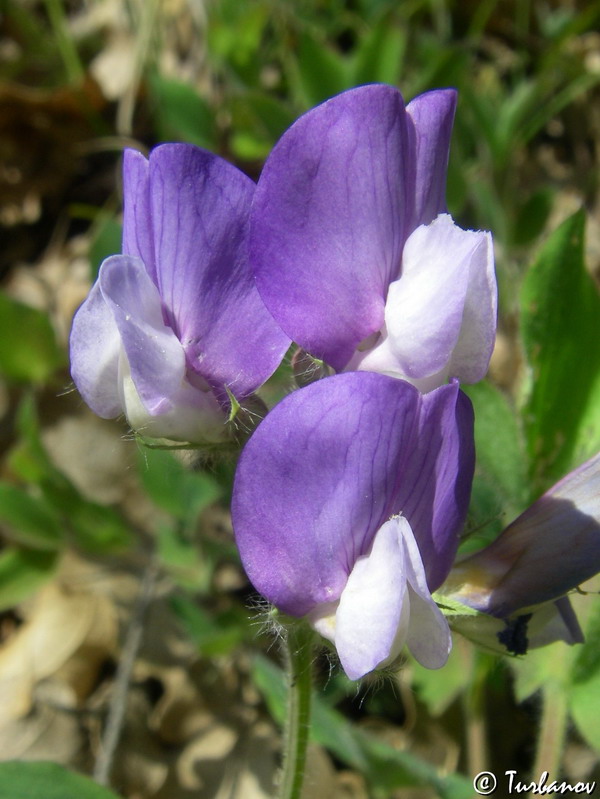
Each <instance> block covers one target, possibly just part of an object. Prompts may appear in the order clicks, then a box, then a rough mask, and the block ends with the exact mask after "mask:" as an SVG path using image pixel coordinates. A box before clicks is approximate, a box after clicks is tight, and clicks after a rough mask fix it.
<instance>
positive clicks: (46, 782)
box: [0, 761, 118, 799]
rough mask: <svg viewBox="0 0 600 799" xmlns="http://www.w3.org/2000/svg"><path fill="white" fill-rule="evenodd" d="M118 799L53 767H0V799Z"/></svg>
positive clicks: (44, 764) (19, 763) (13, 763)
mask: <svg viewBox="0 0 600 799" xmlns="http://www.w3.org/2000/svg"><path fill="white" fill-rule="evenodd" d="M75 797H77V799H118V796H117V794H116V793H113V792H112V791H109V790H107V789H106V788H103V787H102V786H101V785H98V784H97V783H95V782H92V780H90V779H89V778H88V777H84V776H83V775H82V774H75V773H74V772H72V771H69V770H68V769H66V768H64V767H63V766H59V765H57V764H56V763H47V762H43V761H40V762H34V761H32V762H24V761H8V762H5V763H0V799H75Z"/></svg>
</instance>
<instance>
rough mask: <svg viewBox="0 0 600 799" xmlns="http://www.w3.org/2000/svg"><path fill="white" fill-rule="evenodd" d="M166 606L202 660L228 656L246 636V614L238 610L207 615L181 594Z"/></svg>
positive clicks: (175, 596) (172, 598)
mask: <svg viewBox="0 0 600 799" xmlns="http://www.w3.org/2000/svg"><path fill="white" fill-rule="evenodd" d="M169 604H170V606H171V608H172V610H173V612H174V613H175V615H176V616H177V618H178V619H179V621H180V622H181V624H182V626H183V627H184V629H185V631H186V632H187V634H188V635H189V637H190V639H191V640H192V641H193V642H194V644H195V645H196V646H197V647H198V651H199V652H200V653H201V654H202V655H204V656H205V657H219V656H220V655H228V654H230V653H231V652H232V651H233V650H234V649H235V648H236V647H237V646H238V645H239V644H240V643H241V642H242V641H243V640H244V639H245V638H246V637H247V633H248V620H247V613H246V612H245V611H244V610H242V609H241V608H240V609H239V610H234V609H232V610H230V611H225V612H222V613H219V614H218V615H215V614H210V613H207V612H206V611H205V610H203V609H202V608H201V607H200V606H199V605H198V604H197V603H196V602H193V601H192V600H191V599H189V598H187V597H185V596H182V595H174V596H173V597H171V599H170V602H169Z"/></svg>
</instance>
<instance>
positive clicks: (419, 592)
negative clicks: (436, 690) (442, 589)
mask: <svg viewBox="0 0 600 799" xmlns="http://www.w3.org/2000/svg"><path fill="white" fill-rule="evenodd" d="M402 544H403V546H404V548H405V552H406V558H405V563H406V579H407V581H408V594H409V598H410V624H409V628H408V635H407V637H406V643H407V645H408V648H409V649H410V651H411V653H412V655H413V656H414V657H415V658H416V659H417V660H418V661H419V663H420V664H421V665H422V666H425V668H427V669H440V668H441V667H442V666H444V665H445V663H446V661H447V660H448V655H449V654H450V650H451V649H452V636H451V634H450V628H449V627H448V622H447V621H446V619H445V617H444V614H443V613H442V612H441V610H440V609H439V608H438V606H437V605H436V604H435V602H434V601H433V599H432V598H431V594H430V592H429V588H428V587H427V578H426V577H425V570H424V568H423V561H422V560H421V555H420V553H419V548H418V546H417V542H416V541H415V537H414V535H413V532H412V530H411V529H410V525H409V524H408V522H406V525H405V527H404V529H403V535H402Z"/></svg>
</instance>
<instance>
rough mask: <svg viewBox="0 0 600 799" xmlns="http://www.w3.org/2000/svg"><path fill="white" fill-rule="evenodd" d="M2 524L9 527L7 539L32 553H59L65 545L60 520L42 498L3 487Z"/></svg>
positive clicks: (0, 485)
mask: <svg viewBox="0 0 600 799" xmlns="http://www.w3.org/2000/svg"><path fill="white" fill-rule="evenodd" d="M0 522H3V523H4V524H5V525H8V529H7V530H6V536H7V537H8V538H9V539H10V540H11V541H13V542H14V543H17V544H23V545H25V546H28V547H31V548H32V549H43V550H56V549H60V547H61V546H62V544H63V543H64V528H63V525H62V523H61V520H60V518H59V516H58V515H57V514H56V512H55V511H54V509H53V508H52V507H51V506H50V505H49V504H48V503H47V501H46V500H45V499H44V497H43V496H39V497H34V496H31V495H30V494H29V493H28V492H27V491H25V490H24V489H22V488H17V487H16V486H13V485H10V484H8V483H0Z"/></svg>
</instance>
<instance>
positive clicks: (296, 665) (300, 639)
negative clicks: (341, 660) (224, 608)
mask: <svg viewBox="0 0 600 799" xmlns="http://www.w3.org/2000/svg"><path fill="white" fill-rule="evenodd" d="M311 642H312V632H311V631H310V630H307V629H306V628H304V627H303V626H302V625H300V624H292V625H290V626H289V627H288V630H287V639H286V643H285V646H286V672H287V677H288V709H287V717H286V721H285V737H284V760H283V777H282V781H281V787H280V792H279V797H280V799H299V797H300V793H301V790H302V782H303V780H304V769H305V765H306V749H307V745H308V738H309V734H310V699H311V692H312V668H311V667H312V645H311Z"/></svg>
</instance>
